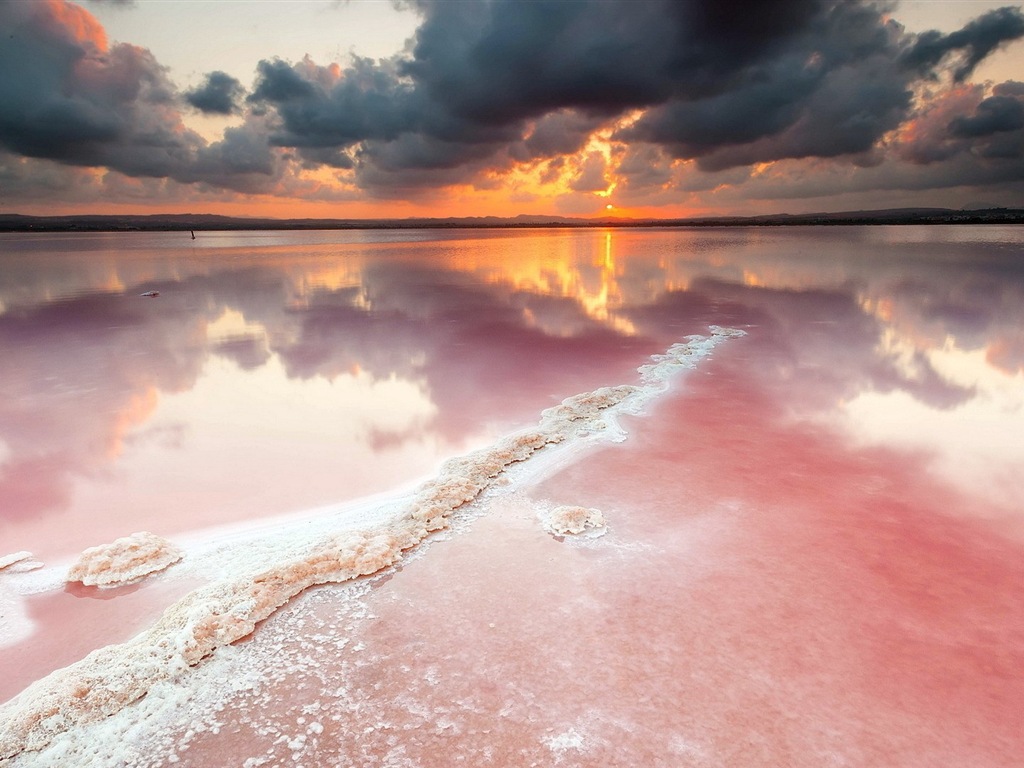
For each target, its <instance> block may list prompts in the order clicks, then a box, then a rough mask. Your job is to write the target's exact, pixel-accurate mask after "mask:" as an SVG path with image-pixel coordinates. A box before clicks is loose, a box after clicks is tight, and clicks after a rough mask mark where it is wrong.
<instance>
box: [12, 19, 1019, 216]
mask: <svg viewBox="0 0 1024 768" xmlns="http://www.w3.org/2000/svg"><path fill="white" fill-rule="evenodd" d="M409 5H410V7H411V8H413V9H414V10H415V11H416V12H417V13H418V14H419V15H420V17H421V19H422V23H421V24H420V26H419V28H418V29H417V30H416V32H415V34H414V36H413V37H412V38H411V39H410V40H409V42H408V44H407V46H406V49H405V50H404V51H403V52H401V53H399V54H396V55H395V56H393V57H391V58H389V59H383V60H371V59H365V58H359V57H354V58H352V59H351V60H350V61H349V62H348V63H347V64H346V65H344V66H342V65H340V64H328V65H321V64H317V63H315V62H314V61H312V60H311V59H310V58H308V57H307V58H306V59H304V60H302V61H299V62H287V61H284V60H281V59H279V58H274V57H273V56H268V57H267V58H265V59H263V60H261V61H259V62H258V63H257V65H256V78H255V82H254V84H253V88H252V89H251V92H250V93H249V95H248V96H247V97H245V99H244V101H243V96H244V89H243V87H242V85H241V83H239V81H238V80H237V79H235V78H234V77H232V76H229V75H227V74H225V73H224V72H211V73H209V74H208V75H207V76H206V79H205V80H204V82H203V84H202V85H200V86H199V87H197V88H195V89H193V90H190V91H188V92H186V93H184V94H181V93H179V92H178V91H177V90H176V89H175V87H174V85H173V83H171V82H170V81H169V79H168V76H167V72H166V70H165V69H164V68H163V67H161V66H160V64H159V63H158V62H157V61H156V60H155V59H154V57H153V56H152V54H151V53H150V52H149V51H147V50H145V49H142V48H138V47H134V46H130V45H125V44H117V45H113V46H108V44H107V41H106V39H105V35H104V33H103V30H102V28H101V27H100V25H99V24H98V23H97V22H96V21H95V19H93V18H92V16H91V15H89V14H88V13H87V12H86V11H84V10H82V9H81V8H80V7H78V6H75V5H73V4H71V3H68V2H64V0H46V2H38V3H5V4H0V24H2V26H3V27H4V28H5V29H11V30H13V33H11V34H9V36H7V37H5V38H4V39H3V40H0V74H2V75H3V77H0V148H3V149H6V150H7V151H9V152H11V153H15V154H18V155H22V156H25V157H31V158H40V159H48V160H52V161H55V162H58V163H63V164H67V165H75V166H84V167H95V168H106V169H110V170H112V171H116V172H118V173H121V174H125V175H127V176H131V177H152V178H160V179H169V180H173V181H175V182H177V183H180V184H184V185H200V186H202V187H203V188H220V189H226V190H234V191H238V192H244V193H262V194H278V195H293V194H295V193H296V192H297V191H298V190H307V191H308V185H307V184H306V183H305V182H303V178H304V177H303V173H305V172H306V171H312V170H316V169H318V168H321V167H324V166H326V167H327V168H330V169H332V172H333V173H334V176H335V178H336V179H338V180H340V181H339V182H338V183H340V184H341V185H342V187H343V188H344V189H345V190H347V191H346V192H345V194H351V193H353V192H358V191H362V192H363V193H364V194H368V195H370V196H375V197H382V198H410V199H411V198H416V197H418V196H421V195H423V194H426V193H429V192H430V191H432V190H435V189H438V188H441V187H451V186H455V185H465V184H469V185H475V186H477V187H478V188H493V187H494V186H495V185H496V184H499V183H500V181H501V177H502V176H503V175H504V174H507V173H510V172H512V171H513V170H516V169H517V168H519V167H520V166H524V167H530V168H534V169H536V174H537V177H538V178H539V179H541V181H546V182H549V183H550V182H554V181H561V183H562V184H563V189H564V186H568V187H569V188H570V189H572V190H575V191H576V192H577V193H579V194H584V195H586V194H591V193H593V192H595V191H601V190H604V189H606V188H607V187H608V185H609V184H610V183H611V181H614V180H615V179H613V178H611V177H609V176H608V174H610V173H611V174H614V173H616V172H617V173H621V174H622V179H621V181H622V184H621V189H622V190H623V191H626V190H628V191H629V192H630V193H631V194H638V193H640V192H642V191H643V190H645V189H646V190H650V192H651V194H660V193H664V192H666V191H667V190H669V189H670V188H671V187H673V186H676V187H677V188H679V184H680V183H683V184H684V185H685V186H686V187H687V188H688V189H689V190H690V191H692V192H697V191H700V190H701V188H708V187H711V188H713V189H717V188H718V186H720V185H718V184H715V185H711V180H713V179H718V178H725V177H720V176H718V175H717V174H721V173H723V172H725V171H728V170H729V169H741V170H743V169H752V168H755V167H757V166H759V165H762V164H767V163H776V162H782V161H788V160H804V159H806V160H809V161H814V160H821V159H834V160H835V162H837V163H841V164H843V165H844V166H845V167H847V168H853V169H858V170H857V171H856V175H857V176H858V178H859V179H862V180H868V179H878V180H880V181H883V182H885V183H887V184H890V185H892V184H896V183H897V182H896V180H895V178H891V175H892V173H894V172H895V171H897V170H898V171H900V172H906V171H908V169H909V171H910V172H911V176H912V177H913V178H912V179H911V180H910V181H908V182H907V184H906V186H905V188H907V189H909V188H914V187H915V185H916V184H917V183H918V182H920V181H922V180H924V179H926V178H930V176H929V174H927V173H922V172H921V171H920V169H917V168H916V167H913V166H925V165H929V164H936V163H937V164H944V163H947V162H950V161H951V160H954V159H955V160H956V162H957V163H959V166H958V171H963V170H964V169H967V176H968V177H969V178H972V179H977V180H978V183H985V182H984V180H985V179H986V178H988V177H1000V178H1003V179H1004V180H1005V178H1006V177H1007V176H1009V177H1010V178H1012V177H1014V173H1015V172H1014V173H1009V174H1007V172H1006V171H999V172H996V171H993V169H992V168H991V167H990V161H993V160H997V159H999V158H1011V159H1014V158H1017V157H1018V156H1019V151H1020V136H1019V131H1020V127H1019V125H1018V123H1019V122H1020V120H1021V112H1020V109H1021V107H1020V105H1021V100H1020V99H1021V96H1020V93H1018V92H1016V91H1013V90H1012V88H1010V86H1009V85H1007V84H1004V86H1000V87H1004V88H1008V89H1010V90H1007V91H1005V92H996V90H995V89H990V90H989V91H979V92H978V93H977V94H976V95H975V96H971V97H970V98H968V97H965V96H962V95H961V97H959V98H960V99H961V101H960V102H959V103H961V104H962V105H967V108H968V109H969V110H970V111H967V112H964V111H961V112H959V113H957V112H954V111H951V110H950V109H949V107H951V105H952V103H953V102H952V101H951V100H950V98H951V97H947V95H946V93H947V91H948V88H947V86H946V85H943V83H945V82H947V81H950V82H951V83H952V87H953V88H956V87H957V86H958V85H960V86H963V87H969V84H968V83H966V82H965V81H966V78H968V77H969V76H970V74H971V73H972V72H973V71H974V69H975V68H976V67H977V65H978V64H979V63H980V62H981V61H982V60H983V59H984V58H985V57H986V56H988V55H990V54H991V53H992V52H993V51H996V50H998V49H1000V48H1001V47H1003V46H1005V45H1007V44H1008V43H1010V42H1012V41H1014V40H1018V39H1021V38H1022V37H1024V13H1022V12H1021V11H1020V9H1017V8H1010V7H1007V8H1002V9H999V10H996V11H992V12H989V13H986V14H984V15H982V16H980V17H978V18H976V19H974V20H973V21H970V22H969V23H967V24H966V25H965V26H964V27H963V28H962V29H960V30H957V31H954V32H951V33H949V34H942V33H938V32H926V33H923V34H911V33H908V32H907V31H906V30H905V29H904V28H903V27H902V26H901V25H900V24H898V23H897V22H896V21H895V20H893V14H894V9H895V6H894V4H892V3H886V2H870V1H869V0H850V1H849V2H834V1H831V0H780V2H776V3H772V4H762V3H752V2H746V1H744V0H729V1H728V2H724V1H723V0H715V1H713V0H693V2H687V3H679V2H675V1H674V0H648V1H646V2H643V3H635V2H629V1H627V0H589V1H587V2H573V3H566V2H563V1H562V0H534V1H533V2H530V3H526V4H524V3H520V2H516V1H515V0H490V1H489V2H464V3H451V2H445V1H443V0H412V2H410V3H409ZM933 99H935V100H936V103H940V102H941V103H943V104H944V105H945V108H946V111H945V113H943V111H942V109H943V107H942V106H933V105H932V100H933ZM186 103H187V104H189V105H191V106H192V107H193V108H195V109H199V110H200V111H203V112H207V113H212V114H224V115H228V114H235V115H240V116H241V117H242V120H243V123H242V125H236V126H233V127H232V128H229V129H227V130H226V131H225V133H224V135H223V137H222V139H221V140H220V141H217V142H214V143H212V144H211V143H208V142H207V141H206V140H204V139H203V138H202V137H201V136H199V135H198V134H197V133H195V132H194V131H191V130H190V129H188V128H187V127H186V125H185V123H184V122H183V119H182V115H181V113H180V112H179V106H181V105H183V104H186ZM940 116H941V117H942V120H941V121H940V120H939V118H940ZM926 129H927V130H926ZM598 134H600V136H601V141H603V142H605V143H606V144H608V145H610V147H611V156H612V162H611V163H609V164H608V165H607V167H605V168H598V164H599V161H598V160H597V159H596V157H595V156H594V155H592V154H591V153H592V152H593V150H594V148H593V146H591V145H590V142H591V141H592V140H593V139H594V137H595V136H597V135H598ZM563 158H564V159H563ZM893 159H895V160H897V161H898V162H897V164H896V166H893V167H891V168H885V169H882V170H877V171H875V172H873V173H861V172H860V170H859V169H862V168H863V169H867V168H870V167H875V166H879V165H883V166H889V165H891V162H892V160H893ZM646 160H650V161H651V162H652V163H654V165H652V167H650V168H648V169H646V170H645V169H644V168H643V167H642V164H643V162H645V161H646ZM908 163H909V165H908ZM972 164H973V165H972ZM684 166H685V168H686V169H687V180H686V181H685V182H683V181H681V180H680V178H679V174H680V168H682V167H684ZM808 167H813V166H811V165H809V166H808ZM694 169H696V170H694ZM698 171H699V173H703V174H707V175H708V177H707V179H706V180H704V181H700V180H696V179H695V178H694V177H695V176H696V175H699V173H698ZM753 176H754V174H752V173H751V172H749V170H746V171H745V172H741V173H739V174H738V175H737V176H736V177H735V178H737V179H740V180H741V183H743V184H747V183H749V182H747V181H742V180H744V179H751V180H752V179H753ZM541 177H543V178H541ZM599 177H600V178H599ZM606 177H607V180H606ZM826 178H827V177H826ZM947 185H948V184H947ZM319 190H320V191H319V192H318V194H327V192H326V190H325V189H324V188H322V187H321V188H319ZM340 190H341V188H340V187H339V190H338V193H339V194H341V191H340Z"/></svg>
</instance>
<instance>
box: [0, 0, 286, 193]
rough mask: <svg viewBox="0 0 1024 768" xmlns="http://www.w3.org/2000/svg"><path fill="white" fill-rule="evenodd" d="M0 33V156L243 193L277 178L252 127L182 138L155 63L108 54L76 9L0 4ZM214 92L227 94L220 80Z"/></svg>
mask: <svg viewBox="0 0 1024 768" xmlns="http://www.w3.org/2000/svg"><path fill="white" fill-rule="evenodd" d="M0 28H3V29H4V30H5V33H6V34H4V35H2V36H0V75H2V76H0V148H6V149H8V150H10V151H12V152H14V153H16V154H19V155H23V156H27V157H32V158H41V159H47V160H55V161H58V162H60V163H64V164H67V165H74V166H85V167H105V168H109V169H112V170H115V171H119V172H121V173H123V174H125V175H127V176H134V177H156V178H168V179H173V180H175V181H179V182H183V183H195V182H205V183H209V184H215V185H217V186H221V187H227V188H230V189H237V190H241V191H253V190H256V189H259V188H261V187H262V186H266V185H267V184H268V183H269V181H270V177H271V176H272V175H273V174H275V173H276V172H277V169H276V167H275V160H274V158H273V157H272V156H271V153H270V149H269V147H268V146H267V142H266V139H265V137H264V136H260V135H257V134H256V132H255V129H256V128H257V127H258V126H257V124H256V123H253V124H252V126H251V127H250V128H249V129H248V130H234V129H233V130H231V131H229V132H228V133H226V134H225V137H224V139H223V140H222V141H221V142H218V143H215V144H208V143H207V142H206V141H205V140H204V139H202V137H200V136H199V135H198V134H196V133H195V132H194V131H191V130H189V129H187V128H186V127H185V126H184V125H183V123H182V121H181V115H180V113H179V111H178V108H177V106H176V105H177V104H178V103H179V98H180V97H179V94H178V92H177V91H176V89H175V87H174V85H173V84H172V83H171V82H170V81H169V80H168V78H167V74H166V71H165V69H164V68H163V67H162V66H160V64H159V63H158V62H157V61H156V59H155V58H154V57H153V55H152V54H151V53H150V52H149V51H148V50H146V49H144V48H138V47H136V46H132V45H126V44H116V45H113V46H111V47H109V48H108V47H107V43H106V39H105V35H104V32H103V29H102V28H101V27H100V26H99V24H98V23H97V22H96V20H95V19H94V18H93V17H92V16H90V15H89V14H88V13H87V12H85V11H84V10H82V9H81V8H79V7H77V6H74V5H69V4H62V3H59V2H32V3H0ZM211 83H212V84H213V86H214V87H220V88H221V91H222V92H230V91H231V86H230V83H225V82H224V81H223V80H220V79H218V78H212V77H211V79H210V81H208V84H207V85H208V86H209V85H210V84H211ZM225 89H226V90H225ZM210 93H211V92H210V89H209V88H207V89H206V95H207V96H209V95H210Z"/></svg>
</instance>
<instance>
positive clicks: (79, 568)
mask: <svg viewBox="0 0 1024 768" xmlns="http://www.w3.org/2000/svg"><path fill="white" fill-rule="evenodd" d="M182 556H183V553H182V551H181V550H180V549H178V548H177V547H176V546H174V545H173V544H171V542H169V541H167V539H164V538H161V537H160V536H157V535H156V534H154V533H150V532H149V531H139V532H138V533H133V534H132V535H131V536H125V537H124V538H121V539H117V540H115V541H113V542H111V543H110V544H103V545H101V546H98V547H89V548H88V549H86V550H84V551H83V552H82V554H81V555H80V556H79V558H78V560H77V561H76V562H75V563H74V565H72V566H71V568H69V569H68V575H67V578H66V580H67V581H68V582H74V581H80V582H82V584H85V585H86V586H99V587H119V586H122V585H125V584H132V583H134V582H136V581H139V580H140V579H143V578H145V577H146V576H148V575H149V574H151V573H156V572H157V571H162V570H163V569H164V568H167V567H168V566H170V565H173V564H174V563H176V562H178V561H179V560H181V558H182Z"/></svg>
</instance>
